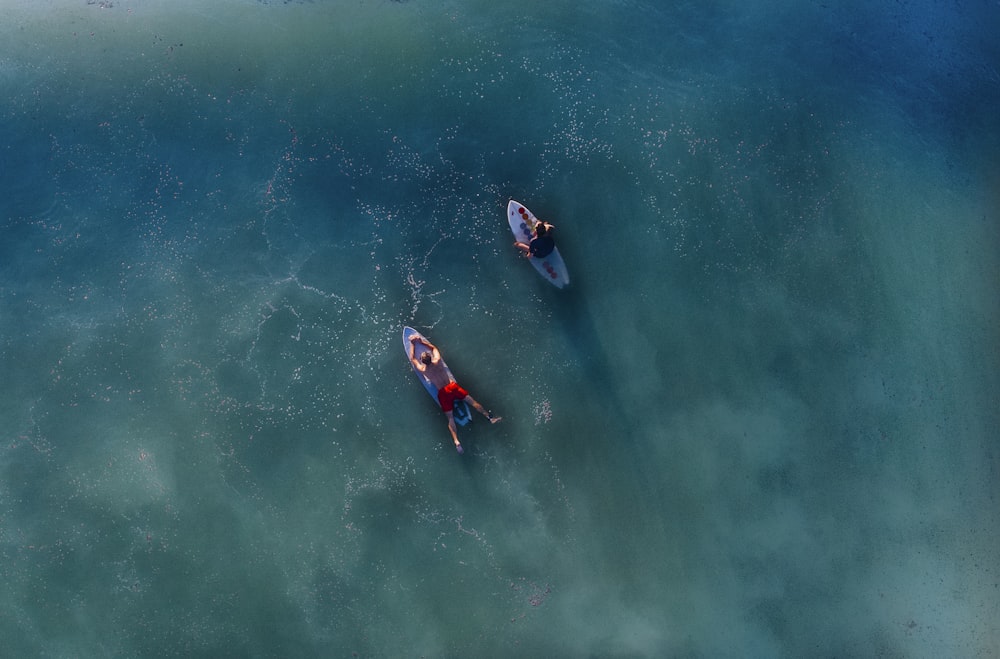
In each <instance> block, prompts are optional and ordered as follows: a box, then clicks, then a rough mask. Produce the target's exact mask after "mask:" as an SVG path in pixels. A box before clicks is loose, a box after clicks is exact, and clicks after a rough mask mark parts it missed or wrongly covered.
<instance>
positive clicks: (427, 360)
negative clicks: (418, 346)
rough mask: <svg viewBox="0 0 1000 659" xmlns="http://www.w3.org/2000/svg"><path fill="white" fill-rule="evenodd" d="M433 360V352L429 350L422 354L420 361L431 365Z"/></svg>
mask: <svg viewBox="0 0 1000 659" xmlns="http://www.w3.org/2000/svg"><path fill="white" fill-rule="evenodd" d="M432 360H433V357H431V353H429V352H425V353H424V354H422V355H420V361H422V362H423V363H425V364H427V365H428V366H429V365H430V363H431V361H432Z"/></svg>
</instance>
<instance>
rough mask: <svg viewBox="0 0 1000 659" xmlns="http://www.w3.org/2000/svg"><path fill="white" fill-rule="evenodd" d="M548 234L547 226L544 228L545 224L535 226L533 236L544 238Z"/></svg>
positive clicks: (540, 223)
mask: <svg viewBox="0 0 1000 659" xmlns="http://www.w3.org/2000/svg"><path fill="white" fill-rule="evenodd" d="M548 232H549V228H548V227H547V226H545V222H539V223H538V224H536V225H535V235H536V236H544V235H545V234H546V233H548Z"/></svg>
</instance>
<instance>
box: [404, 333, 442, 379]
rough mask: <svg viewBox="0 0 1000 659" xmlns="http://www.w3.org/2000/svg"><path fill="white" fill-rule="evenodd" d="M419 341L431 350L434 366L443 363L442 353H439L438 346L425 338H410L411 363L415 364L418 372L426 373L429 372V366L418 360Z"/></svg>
mask: <svg viewBox="0 0 1000 659" xmlns="http://www.w3.org/2000/svg"><path fill="white" fill-rule="evenodd" d="M418 341H419V342H420V343H423V344H424V345H425V346H427V347H428V348H429V349H430V351H431V363H432V364H437V363H438V362H439V361H441V353H440V352H438V349H437V346H436V345H434V344H433V343H431V342H430V341H428V340H427V339H424V338H422V337H419V336H411V337H410V361H411V362H413V366H414V367H416V369H417V370H418V371H420V372H424V371H426V370H427V364H425V363H423V362H422V361H420V360H419V359H417V342H418Z"/></svg>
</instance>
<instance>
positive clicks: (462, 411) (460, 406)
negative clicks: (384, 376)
mask: <svg viewBox="0 0 1000 659" xmlns="http://www.w3.org/2000/svg"><path fill="white" fill-rule="evenodd" d="M412 336H419V337H420V338H424V337H423V335H422V334H421V333H420V332H418V331H417V330H415V329H413V328H412V327H404V328H403V352H404V353H406V361H408V362H409V361H410V337H412ZM427 350H428V349H427V346H425V345H424V344H423V343H420V342H417V344H416V349H415V350H414V351H413V355H414V357H416V358H417V359H420V355H422V354H424V353H425V352H427ZM438 352H440V350H439V351H438ZM410 366H412V367H413V372H414V374H416V376H417V379H418V380H420V384H422V385H424V389H426V390H427V393H429V394H430V395H431V398H433V399H434V403H435V404H437V405H438V409H441V407H440V404H439V403H438V390H437V387H435V386H434V384H433V383H432V382H431V381H430V380H428V379H427V376H426V375H424V374H423V373H421V372H420V371H418V370H417V367H416V366H414V365H413V362H410ZM441 366H443V367H444V370H445V371H447V372H448V375H449V376H451V369H449V368H448V365H447V364H446V363H445V362H444V357H442V358H441ZM453 379H454V378H453ZM451 415H452V416H453V417H454V418H455V423H457V424H458V425H460V426H464V425H465V424H467V423H468V422H469V421H471V420H472V414H471V412H470V411H469V405H468V404H467V403H466V402H465V401H464V400H456V401H455V407H454V409H453V410H452V412H451Z"/></svg>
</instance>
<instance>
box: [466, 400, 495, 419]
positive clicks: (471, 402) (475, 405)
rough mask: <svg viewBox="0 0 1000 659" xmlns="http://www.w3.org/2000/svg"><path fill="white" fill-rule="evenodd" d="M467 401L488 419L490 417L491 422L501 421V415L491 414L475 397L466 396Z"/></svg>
mask: <svg viewBox="0 0 1000 659" xmlns="http://www.w3.org/2000/svg"><path fill="white" fill-rule="evenodd" d="M465 402H466V403H468V404H469V405H472V407H474V408H475V409H476V411H477V412H479V413H480V414H482V415H483V416H485V417H486V418H487V419H489V420H490V423H499V422H500V418H501V417H498V416H493V415H492V414H490V413H489V412H487V411H486V408H484V407H483V406H482V405H480V404H479V403H478V402H476V399H475V398H473V397H472V396H466V397H465Z"/></svg>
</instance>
